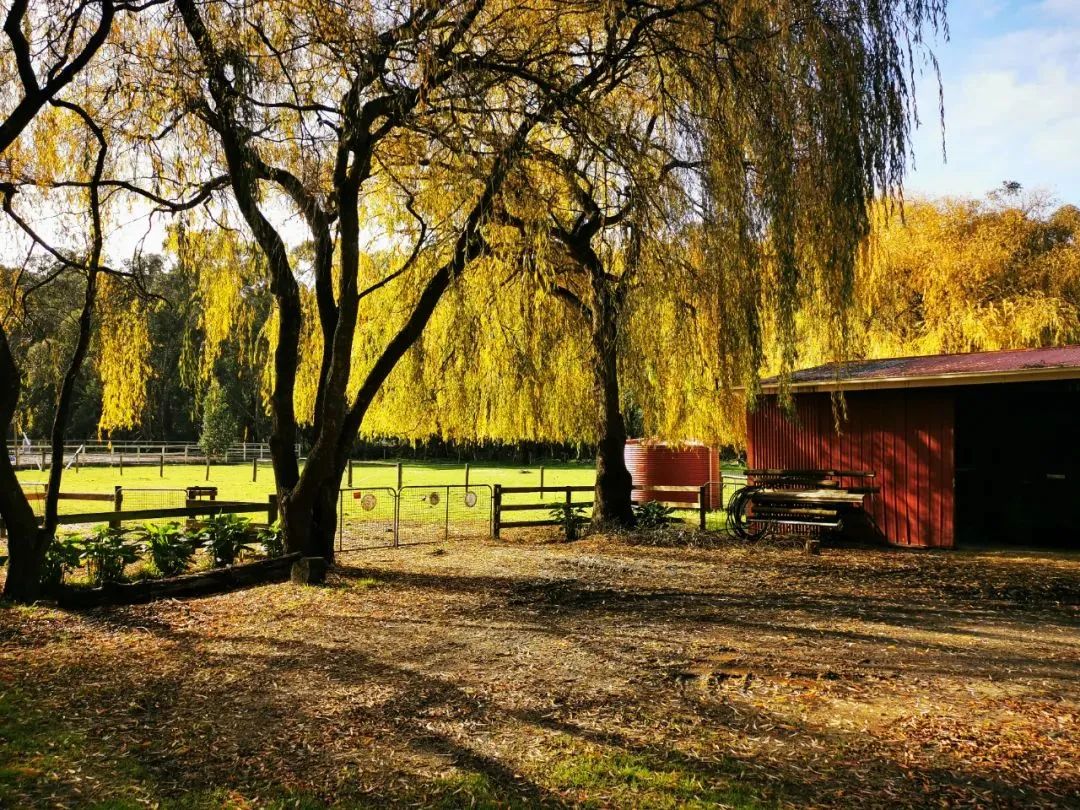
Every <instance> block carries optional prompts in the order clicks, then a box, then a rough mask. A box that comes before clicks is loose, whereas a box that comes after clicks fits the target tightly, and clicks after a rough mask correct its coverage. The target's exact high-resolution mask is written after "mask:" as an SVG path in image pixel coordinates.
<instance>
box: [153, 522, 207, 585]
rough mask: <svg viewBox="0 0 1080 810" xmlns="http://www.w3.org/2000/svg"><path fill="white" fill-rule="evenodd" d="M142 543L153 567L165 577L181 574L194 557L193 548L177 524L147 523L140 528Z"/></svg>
mask: <svg viewBox="0 0 1080 810" xmlns="http://www.w3.org/2000/svg"><path fill="white" fill-rule="evenodd" d="M142 541H143V543H144V545H145V546H146V550H147V551H148V552H150V559H151V561H153V563H154V567H155V568H156V569H157V570H158V571H159V572H160V573H161V574H162V575H163V576H166V577H172V576H176V575H177V574H180V573H183V572H184V571H185V570H187V567H188V566H189V565H190V564H191V558H192V557H194V556H195V546H194V545H193V544H192V542H191V540H190V539H188V538H187V537H185V536H184V531H183V529H182V528H181V527H180V524H179V523H147V524H146V525H144V526H143V527H142Z"/></svg>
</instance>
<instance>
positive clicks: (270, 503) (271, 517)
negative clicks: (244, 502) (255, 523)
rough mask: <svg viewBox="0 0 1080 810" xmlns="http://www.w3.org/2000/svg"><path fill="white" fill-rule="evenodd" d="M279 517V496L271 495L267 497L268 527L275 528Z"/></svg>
mask: <svg viewBox="0 0 1080 810" xmlns="http://www.w3.org/2000/svg"><path fill="white" fill-rule="evenodd" d="M277 516H278V499H277V495H275V494H274V493H270V494H269V495H267V496H266V525H267V526H273V525H274V521H275V520H277Z"/></svg>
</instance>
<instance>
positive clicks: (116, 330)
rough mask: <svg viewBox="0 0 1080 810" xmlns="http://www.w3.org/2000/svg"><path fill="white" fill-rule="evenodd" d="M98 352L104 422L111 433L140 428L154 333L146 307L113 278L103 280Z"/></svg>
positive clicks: (101, 427) (101, 424)
mask: <svg viewBox="0 0 1080 810" xmlns="http://www.w3.org/2000/svg"><path fill="white" fill-rule="evenodd" d="M97 319H98V338H97V340H98V349H97V352H96V366H97V372H98V375H99V377H100V378H101V420H100V421H99V423H98V429H99V430H101V431H102V432H105V433H108V432H109V431H113V430H123V429H129V428H134V427H136V426H138V424H139V420H140V417H141V416H142V413H143V411H144V410H145V408H146V385H147V382H148V381H149V380H150V378H151V376H153V374H154V370H153V369H152V368H151V367H150V363H149V360H148V358H149V357H150V330H149V326H148V324H147V311H146V307H145V305H144V304H143V303H142V302H141V301H139V300H138V299H136V298H133V297H132V296H131V295H130V293H129V291H127V290H126V289H124V287H123V285H122V284H121V283H120V282H118V281H116V280H115V279H113V278H112V277H111V276H105V277H104V278H102V279H101V286H100V288H99V291H98V309H97Z"/></svg>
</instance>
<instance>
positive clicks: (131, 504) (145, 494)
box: [120, 487, 187, 512]
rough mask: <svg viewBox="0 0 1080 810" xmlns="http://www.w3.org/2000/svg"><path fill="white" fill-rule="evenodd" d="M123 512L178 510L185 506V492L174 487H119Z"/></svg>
mask: <svg viewBox="0 0 1080 810" xmlns="http://www.w3.org/2000/svg"><path fill="white" fill-rule="evenodd" d="M120 495H121V503H122V505H123V509H124V510H125V511H131V512H134V511H138V510H142V509H179V508H182V507H184V506H186V505H187V490H186V489H180V488H176V487H121V488H120Z"/></svg>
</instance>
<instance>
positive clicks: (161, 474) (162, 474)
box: [158, 447, 165, 478]
mask: <svg viewBox="0 0 1080 810" xmlns="http://www.w3.org/2000/svg"><path fill="white" fill-rule="evenodd" d="M164 477H165V448H164V447H162V448H161V463H160V464H159V465H158V478H164Z"/></svg>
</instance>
